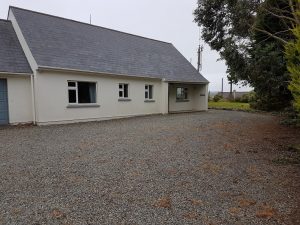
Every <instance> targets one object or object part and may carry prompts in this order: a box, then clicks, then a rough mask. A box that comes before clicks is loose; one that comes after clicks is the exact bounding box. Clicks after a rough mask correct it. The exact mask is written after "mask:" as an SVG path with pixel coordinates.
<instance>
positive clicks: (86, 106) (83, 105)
mask: <svg viewBox="0 0 300 225" xmlns="http://www.w3.org/2000/svg"><path fill="white" fill-rule="evenodd" d="M98 107H100V105H98V104H95V103H90V104H70V105H68V106H67V108H98Z"/></svg>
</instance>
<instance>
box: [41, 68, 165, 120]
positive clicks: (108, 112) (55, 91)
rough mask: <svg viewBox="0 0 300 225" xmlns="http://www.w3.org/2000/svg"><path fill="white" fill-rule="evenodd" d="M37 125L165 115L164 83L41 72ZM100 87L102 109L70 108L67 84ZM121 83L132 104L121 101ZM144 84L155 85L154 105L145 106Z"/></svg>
mask: <svg viewBox="0 0 300 225" xmlns="http://www.w3.org/2000/svg"><path fill="white" fill-rule="evenodd" d="M37 77H38V79H37V81H38V82H37V83H36V90H37V93H38V95H37V97H36V107H37V110H36V111H37V120H38V121H37V122H38V124H47V123H67V122H79V121H89V120H103V119H109V118H118V117H128V116H135V115H147V114H157V113H162V109H163V108H164V107H163V106H162V104H163V103H162V102H163V98H162V81H160V80H155V79H141V78H119V77H112V76H100V75H85V74H83V75H82V74H75V73H74V74H71V73H62V72H39V73H38V74H37ZM69 80H73V81H90V82H96V83H97V104H99V105H100V107H92V108H89V107H84V108H68V105H69V103H68V81H69ZM119 83H128V84H129V98H130V99H131V101H126V102H122V101H118V100H119ZM145 84H149V85H153V86H154V87H153V99H154V100H155V102H145Z"/></svg>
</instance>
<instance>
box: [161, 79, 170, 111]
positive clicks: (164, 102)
mask: <svg viewBox="0 0 300 225" xmlns="http://www.w3.org/2000/svg"><path fill="white" fill-rule="evenodd" d="M161 89H162V92H161V93H162V94H161V97H162V99H161V113H162V114H168V113H169V83H168V82H165V79H162V82H161Z"/></svg>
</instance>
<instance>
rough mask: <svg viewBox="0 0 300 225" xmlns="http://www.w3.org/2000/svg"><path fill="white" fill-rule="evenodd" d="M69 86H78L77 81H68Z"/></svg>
mask: <svg viewBox="0 0 300 225" xmlns="http://www.w3.org/2000/svg"><path fill="white" fill-rule="evenodd" d="M68 86H69V87H76V83H75V82H68Z"/></svg>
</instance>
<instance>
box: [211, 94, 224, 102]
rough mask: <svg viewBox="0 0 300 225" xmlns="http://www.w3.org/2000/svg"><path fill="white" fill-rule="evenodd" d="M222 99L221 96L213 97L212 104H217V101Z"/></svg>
mask: <svg viewBox="0 0 300 225" xmlns="http://www.w3.org/2000/svg"><path fill="white" fill-rule="evenodd" d="M222 98H223V97H222V95H215V96H214V98H213V100H214V102H218V101H220V100H221V99H222Z"/></svg>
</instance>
